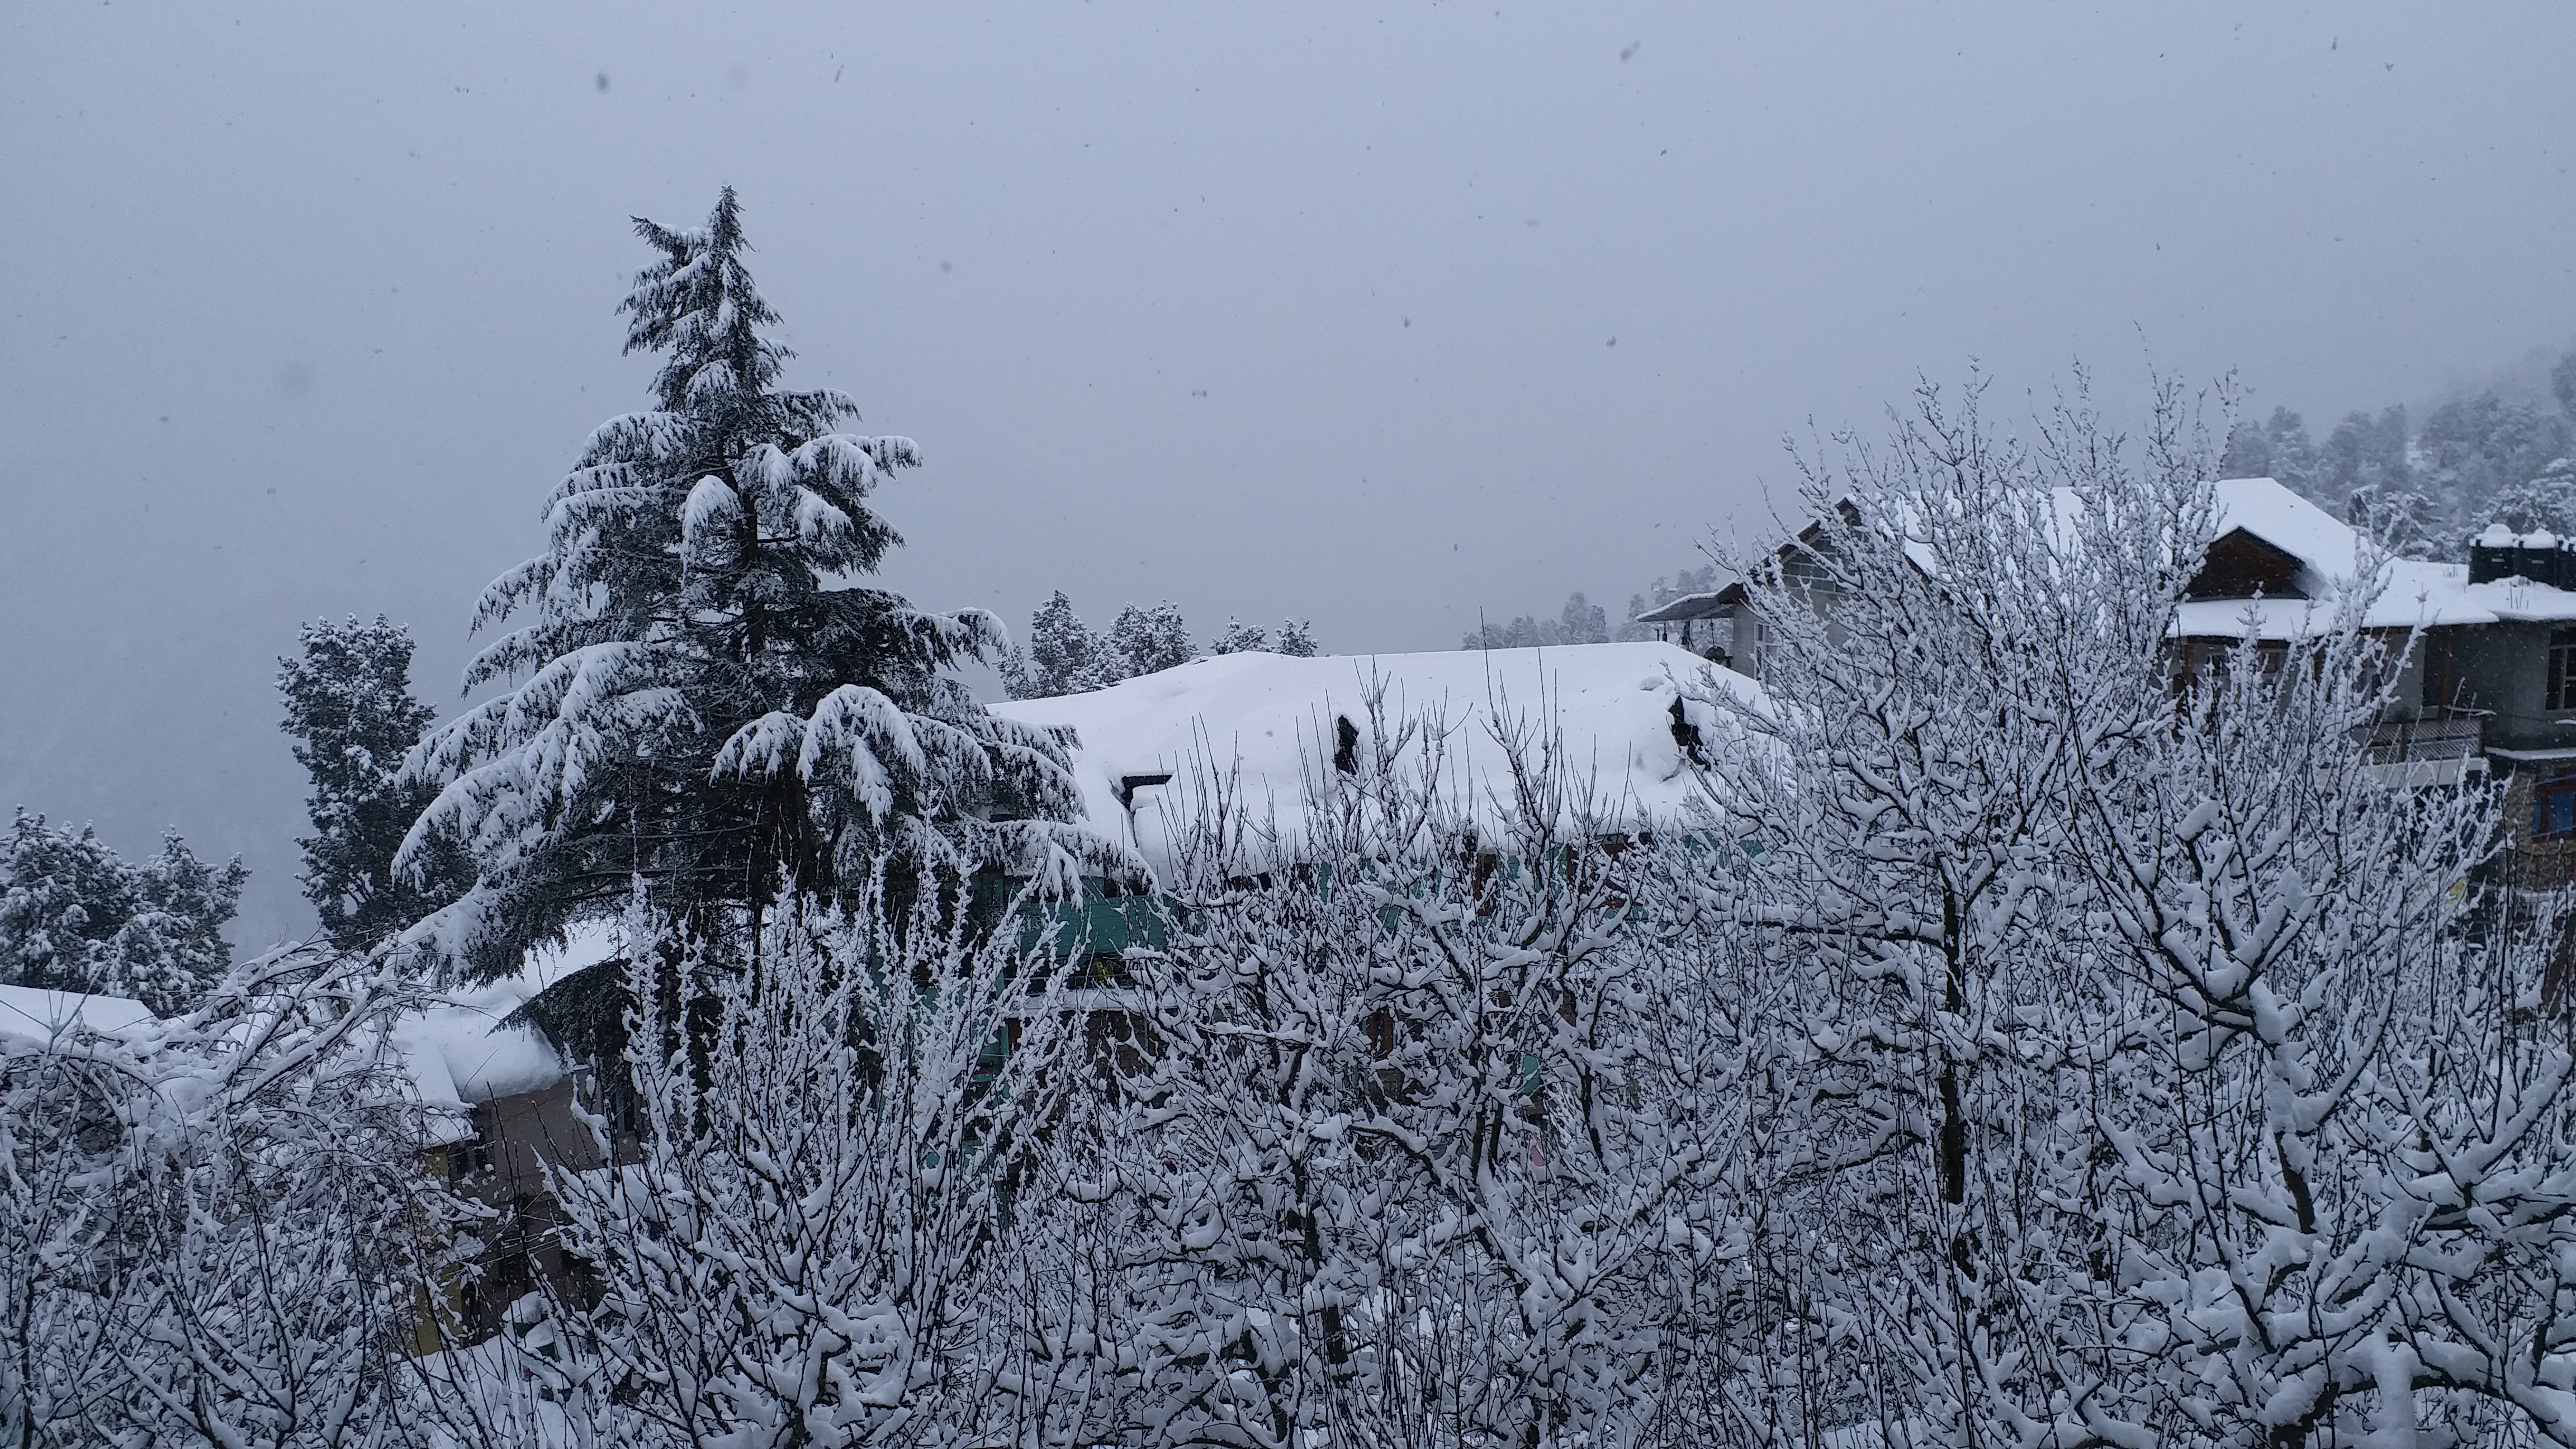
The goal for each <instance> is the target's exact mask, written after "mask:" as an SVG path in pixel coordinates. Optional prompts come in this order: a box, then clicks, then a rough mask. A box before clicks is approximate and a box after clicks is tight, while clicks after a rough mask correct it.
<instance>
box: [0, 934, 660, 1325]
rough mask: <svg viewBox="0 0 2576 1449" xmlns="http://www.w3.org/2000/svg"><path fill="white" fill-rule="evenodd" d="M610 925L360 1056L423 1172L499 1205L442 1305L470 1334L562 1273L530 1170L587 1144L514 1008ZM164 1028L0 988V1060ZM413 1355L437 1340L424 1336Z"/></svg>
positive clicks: (104, 1004) (550, 1057)
mask: <svg viewBox="0 0 2576 1449" xmlns="http://www.w3.org/2000/svg"><path fill="white" fill-rule="evenodd" d="M613 924H614V923H607V924H604V925H596V926H586V927H583V928H580V929H578V930H576V932H575V933H574V935H573V936H572V938H571V939H570V940H569V941H568V942H565V943H563V944H560V945H557V946H553V947H549V948H546V949H543V950H540V951H538V952H535V953H532V955H531V956H530V959H529V962H528V965H527V968H526V969H525V970H523V971H522V972H520V973H519V974H518V975H516V976H513V977H509V978H505V979H503V980H500V981H496V982H491V983H487V984H484V985H481V986H474V987H468V988H464V989H460V990H456V991H450V992H447V993H445V994H443V995H441V996H440V997H438V998H437V999H436V1000H434V1001H433V1002H431V1003H430V1004H429V1005H428V1006H427V1007H425V1008H423V1009H420V1010H417V1011H411V1012H406V1013H405V1014H403V1015H401V1016H398V1017H396V1018H395V1019H394V1020H393V1021H391V1022H390V1023H388V1024H387V1025H386V1027H385V1028H384V1030H383V1031H382V1032H381V1034H379V1035H377V1036H375V1037H374V1038H373V1039H372V1040H370V1041H368V1042H367V1043H365V1049H366V1050H369V1051H372V1052H375V1053H378V1054H379V1055H380V1059H381V1060H383V1061H384V1062H386V1064H388V1065H390V1066H392V1067H393V1068H395V1070H396V1072H397V1073H398V1076H399V1078H400V1079H401V1080H404V1081H407V1082H408V1083H409V1086H410V1090H411V1094H412V1095H413V1096H414V1097H416V1098H417V1099H418V1100H419V1101H420V1103H421V1104H422V1105H423V1106H425V1107H427V1108H428V1109H429V1111H428V1113H427V1116H426V1122H425V1126H426V1127H427V1141H426V1142H425V1144H424V1145H425V1147H426V1149H427V1151H428V1159H429V1160H428V1164H427V1165H428V1167H429V1168H430V1170H431V1171H432V1172H434V1173H436V1174H438V1175H439V1176H441V1177H444V1178H446V1179H447V1180H448V1181H449V1183H450V1184H451V1186H453V1187H454V1188H455V1189H456V1190H457V1191H458V1192H460V1193H462V1194H464V1195H466V1196H468V1197H472V1198H475V1199H478V1200H480V1201H482V1202H484V1203H485V1204H487V1205H489V1206H491V1207H492V1208H494V1209H496V1210H497V1214H498V1215H497V1217H496V1219H495V1222H494V1224H493V1225H492V1226H491V1227H490V1228H488V1229H486V1230H485V1231H484V1232H483V1234H482V1236H483V1240H484V1253H483V1255H482V1260H481V1265H480V1266H481V1270H482V1271H481V1273H480V1275H479V1277H478V1281H476V1282H475V1283H473V1284H471V1285H467V1284H464V1283H462V1282H460V1283H459V1284H458V1285H457V1287H456V1292H455V1296H454V1299H453V1301H452V1302H451V1303H450V1304H449V1305H448V1308H449V1311H451V1312H452V1313H454V1314H455V1315H456V1316H457V1317H458V1318H459V1319H460V1320H462V1321H463V1322H464V1323H465V1324H466V1325H467V1326H468V1327H469V1328H470V1329H472V1330H473V1332H474V1333H475V1334H476V1335H477V1336H479V1335H480V1334H482V1333H485V1332H488V1331H490V1330H491V1329H492V1328H493V1327H494V1326H495V1324H496V1323H497V1322H498V1315H499V1313H500V1311H501V1310H502V1309H503V1308H505V1307H506V1306H507V1305H508V1304H509V1303H510V1302H511V1301H512V1300H513V1299H515V1298H517V1297H519V1296H521V1295H522V1294H525V1293H527V1292H530V1291H533V1290H534V1289H535V1287H536V1286H537V1280H538V1276H539V1275H541V1274H555V1275H560V1274H562V1273H563V1272H564V1271H565V1270H566V1267H567V1265H566V1263H565V1261H564V1257H563V1250H562V1248H561V1247H560V1246H559V1245H558V1244H557V1243H556V1242H555V1240H554V1237H553V1234H552V1232H551V1228H552V1217H551V1213H550V1211H549V1208H550V1204H549V1202H548V1200H547V1198H546V1196H545V1179H544V1173H543V1170H542V1168H541V1166H540V1164H543V1163H551V1164H553V1165H555V1166H558V1167H570V1168H575V1169H580V1168H586V1167H593V1166H597V1165H599V1164H600V1154H599V1150H598V1143H597V1139H596V1138H595V1137H593V1136H592V1135H591V1133H590V1130H589V1129H588V1128H587V1127H585V1126H584V1125H583V1124H582V1122H581V1121H580V1119H579V1118H578V1117H576V1116H575V1115H574V1101H573V1091H574V1086H575V1083H574V1075H575V1074H574V1072H573V1071H572V1070H570V1068H569V1066H568V1064H567V1063H566V1062H565V1061H564V1060H563V1059H562V1058H561V1057H560V1056H559V1055H558V1054H557V1053H556V1051H555V1050H554V1048H553V1047H551V1046H549V1045H548V1044H547V1043H546V1041H545V1039H544V1038H543V1037H542V1036H541V1035H540V1034H539V1033H538V1032H537V1031H536V1030H534V1029H533V1028H532V1027H530V1026H528V1025H527V1024H526V1022H525V1021H524V1019H523V1018H522V1017H521V1016H520V1015H519V1008H520V1007H521V1006H523V1005H525V1004H526V1002H527V1000H528V999H529V998H530V997H532V996H534V995H535V994H536V993H537V992H538V991H540V990H542V989H544V987H545V986H546V985H548V984H550V983H552V982H554V981H556V980H560V979H562V978H563V977H564V976H566V975H569V974H570V973H572V972H574V971H577V970H580V969H581V968H583V967H584V966H587V965H590V964H593V963H595V962H598V961H604V960H607V959H609V957H610V956H611V955H613V954H614V952H615V951H616V949H617V946H616V936H615V932H614V929H613ZM165 1025H166V1023H164V1021H163V1020H162V1019H161V1018H159V1017H157V1016H155V1015H154V1014H153V1013H152V1010H151V1008H149V1007H147V1006H145V1005H144V1004H143V1003H142V1002H139V1001H129V1000H126V999H124V998H121V997H113V996H97V995H86V994H83V993H79V992H72V991H55V990H46V989H40V988H35V987H27V986H13V985H0V1054H5V1053H6V1052H7V1051H8V1049H9V1045H10V1043H11V1042H13V1041H15V1042H20V1043H27V1044H34V1045H41V1044H44V1043H48V1042H54V1041H59V1040H61V1039H62V1038H64V1037H65V1036H66V1035H68V1034H70V1033H75V1032H80V1033H95V1034H97V1035H101V1036H109V1037H122V1038H126V1039H128V1040H138V1041H140V1040H148V1039H149V1038H150V1037H151V1036H152V1035H153V1034H155V1033H158V1032H159V1031H161V1030H162V1028H163V1027H164V1026H165ZM424 1333H425V1336H424V1337H423V1338H422V1339H420V1340H419V1343H418V1347H419V1348H420V1349H421V1350H422V1351H428V1350H430V1349H431V1348H434V1347H435V1346H436V1342H437V1340H436V1336H435V1334H434V1333H429V1332H428V1331H427V1330H424Z"/></svg>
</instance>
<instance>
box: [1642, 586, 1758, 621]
mask: <svg viewBox="0 0 2576 1449" xmlns="http://www.w3.org/2000/svg"><path fill="white" fill-rule="evenodd" d="M1733 592H1734V590H1732V589H1710V590H1707V591H1706V592H1703V593H1697V594H1684V595H1682V596H1681V597H1679V598H1676V599H1667V600H1665V601H1664V602H1663V603H1660V604H1657V605H1656V606H1655V607H1653V608H1651V609H1648V610H1647V611H1646V612H1644V613H1642V614H1639V615H1638V616H1637V622H1638V623H1640V624H1677V623H1680V622H1681V621H1683V620H1685V619H1714V618H1719V617H1722V616H1723V615H1726V614H1728V613H1731V612H1733V611H1734V607H1735V606H1734V604H1733V603H1732V602H1731V601H1730V600H1729V599H1728V597H1727V596H1728V595H1729V594H1731V593H1733Z"/></svg>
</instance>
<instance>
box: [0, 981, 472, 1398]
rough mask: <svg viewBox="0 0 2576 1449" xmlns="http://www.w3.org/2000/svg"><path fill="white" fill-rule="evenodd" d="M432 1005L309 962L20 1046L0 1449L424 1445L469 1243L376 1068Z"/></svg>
mask: <svg viewBox="0 0 2576 1449" xmlns="http://www.w3.org/2000/svg"><path fill="white" fill-rule="evenodd" d="M416 1000H417V998H416V996H415V995H414V994H413V993H412V992H411V991H410V990H409V989H408V988H406V987H404V986H403V985H401V984H400V983H399V982H398V981H396V980H394V979H392V978H389V977H387V976H386V975H384V974H383V973H382V972H381V970H380V969H378V968H374V967H370V966H368V965H366V964H365V963H363V962H359V961H355V960H351V959H348V958H343V957H337V956H334V955H331V954H328V953H324V952H319V951H310V950H298V951H290V952H285V953H280V954H276V955H272V956H268V957H264V958H261V959H260V960H257V961H253V962H250V963H248V964H246V965H243V966H241V967H239V968H236V969H235V970H234V971H232V972H231V973H230V974H229V975H228V976H226V978H225V979H224V980H223V981H222V982H221V983H220V984H219V985H218V986H217V987H216V988H215V989H214V990H213V991H212V992H211V993H210V994H209V995H208V996H207V998H206V999H205V1001H204V1002H203V1003H202V1004H201V1005H199V1006H198V1007H197V1008H196V1009H195V1010H193V1011H191V1012H190V1013H188V1014H187V1015H186V1016H184V1017H181V1018H179V1019H178V1020H175V1021H169V1022H147V1023H143V1024H140V1025H136V1026H132V1027H127V1028H124V1029H122V1030H120V1031H117V1032H114V1033H107V1032H101V1031H97V1030H93V1029H90V1028H89V1027H88V1026H86V1025H83V1024H82V1023H81V1022H79V1021H73V1022H71V1023H68V1024H66V1025H63V1026H61V1027H59V1028H57V1029H54V1030H51V1031H42V1032H38V1031H34V1030H22V1031H20V1032H18V1033H16V1034H11V1035H7V1036H0V1345H5V1349H0V1440H5V1441H6V1442H8V1443H12V1444H43V1445H55V1444H60V1445H72V1444H125V1445H146V1444H151V1445H165V1444H174V1445H185V1444H208V1445H222V1446H227V1449H231V1446H266V1445H281V1446H282V1445H375V1444H390V1443H402V1442H412V1438H413V1436H412V1432H411V1431H412V1425H411V1422H410V1420H409V1419H408V1418H407V1416H406V1415H405V1414H403V1413H402V1412H401V1411H400V1410H399V1407H398V1405H399V1402H400V1400H401V1398H402V1389H403V1381H404V1379H405V1377H406V1374H407V1368H406V1360H405V1359H404V1358H403V1352H404V1350H405V1347H406V1344H407V1342H408V1340H409V1336H410V1335H411V1333H412V1332H413V1331H414V1330H415V1328H416V1327H417V1325H418V1321H419V1317H420V1313H421V1311H422V1309H423V1308H424V1307H425V1306H426V1304H427V1303H428V1301H429V1299H428V1298H427V1297H426V1296H425V1295H426V1292H427V1289H428V1286H429V1285H430V1284H432V1283H433V1282H434V1281H435V1276H436V1268H437V1259H436V1254H437V1252H438V1251H439V1245H440V1243H441V1241H442V1240H443V1239H444V1238H446V1237H447V1236H448V1235H449V1227H450V1225H449V1224H447V1223H446V1222H445V1221H444V1220H443V1219H442V1218H441V1216H440V1215H439V1213H438V1209H437V1204H438V1199H437V1198H436V1197H435V1196H434V1195H433V1194H431V1193H430V1192H429V1191H428V1190H427V1184H426V1182H425V1181H424V1179H423V1172H424V1168H423V1159H422V1153H423V1152H424V1150H425V1149H426V1147H427V1146H428V1140H429V1135H430V1134H429V1131H428V1127H429V1124H428V1123H427V1122H425V1121H424V1119H423V1116H422V1109H421V1108H420V1106H419V1105H418V1104H417V1103H416V1102H414V1101H412V1100H410V1099H409V1097H408V1093H407V1090H406V1084H405V1079H404V1078H402V1077H401V1076H399V1074H398V1073H397V1072H396V1071H395V1070H394V1068H393V1067H392V1065H391V1064H390V1063H389V1062H388V1061H387V1060H386V1058H385V1057H384V1056H383V1054H382V1053H381V1052H380V1051H379V1050H378V1045H379V1043H378V1042H377V1040H376V1032H377V1029H378V1028H380V1027H381V1026H382V1025H383V1024H384V1022H385V1021H386V1020H387V1018H388V1017H389V1015H390V1014H392V1013H393V1012H396V1011H398V1010H401V1009H403V1008H405V1007H406V1006H408V1005H411V1004H415V1003H416Z"/></svg>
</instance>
